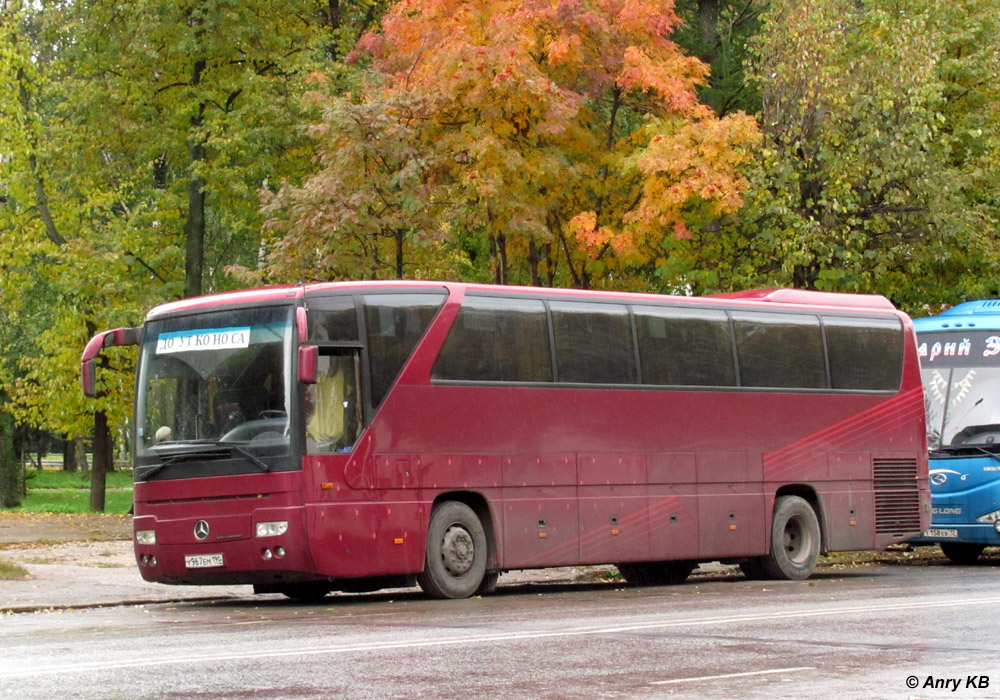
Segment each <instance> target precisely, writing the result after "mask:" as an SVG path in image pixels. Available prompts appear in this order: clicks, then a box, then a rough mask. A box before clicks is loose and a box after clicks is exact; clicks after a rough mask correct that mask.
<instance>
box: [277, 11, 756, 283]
mask: <svg viewBox="0 0 1000 700" xmlns="http://www.w3.org/2000/svg"><path fill="white" fill-rule="evenodd" d="M677 21H678V20H677V16H676V15H675V13H674V10H673V3H672V1H671V0H622V1H618V2H597V1H595V0H583V1H575V0H574V1H569V0H528V1H513V0H501V1H499V2H486V1H485V0H467V1H465V2H458V3H454V2H444V1H443V0H440V1H437V2H415V1H412V0H406V1H404V2H400V3H398V4H397V5H395V6H394V7H393V9H392V10H391V11H390V12H389V13H388V14H387V15H386V17H385V19H384V20H383V23H382V28H381V31H379V32H375V33H371V34H369V35H367V36H366V37H365V38H364V39H363V40H362V43H361V45H360V47H359V52H358V54H357V56H358V58H359V59H360V60H368V59H370V60H372V61H373V64H372V65H373V73H372V78H371V80H370V82H369V84H368V85H367V87H366V89H365V90H364V91H363V92H362V93H359V94H357V95H354V96H353V97H351V98H348V97H336V98H333V99H331V100H330V106H329V107H328V108H327V109H326V112H325V116H326V121H325V122H324V123H323V124H321V125H320V126H319V127H317V128H316V129H315V130H314V133H316V134H317V135H320V136H322V137H324V138H326V139H328V140H326V141H324V140H323V138H321V139H320V140H319V141H318V148H319V149H320V151H321V153H322V154H323V155H322V156H321V159H320V162H319V166H320V167H319V170H318V172H316V173H315V174H313V175H312V176H310V177H309V178H308V179H307V180H306V181H305V182H304V183H302V184H301V185H294V186H293V185H289V186H288V189H286V190H285V191H283V192H282V193H280V194H279V195H278V198H277V199H276V200H274V201H275V202H277V203H280V206H279V207H277V208H273V207H272V208H270V209H269V210H268V213H269V214H270V215H271V217H272V219H271V220H272V222H273V225H274V226H275V227H276V230H280V232H281V233H282V234H283V235H281V236H279V237H276V238H275V240H274V241H273V242H272V248H271V251H272V252H271V256H270V263H271V270H272V272H273V273H274V274H275V275H277V276H278V277H280V276H282V275H284V276H286V277H292V276H294V275H297V274H300V273H301V264H300V261H296V262H295V263H294V264H292V263H290V261H289V258H288V257H287V256H288V251H289V250H296V251H307V253H306V254H307V255H314V254H315V255H321V254H322V251H327V250H335V249H338V248H339V247H340V246H342V244H343V242H344V241H345V240H350V241H354V243H353V244H352V245H355V246H357V245H358V242H359V241H360V240H364V239H371V237H372V235H374V234H373V232H370V231H369V232H366V231H365V228H364V227H370V226H371V225H372V222H371V221H370V220H368V218H367V217H368V216H370V214H371V213H372V212H373V211H375V209H374V208H373V201H374V198H375V197H383V199H384V195H381V194H375V193H374V192H372V193H371V195H370V196H368V197H362V198H359V197H357V196H356V194H358V193H359V192H360V190H359V188H358V187H357V186H356V183H355V184H352V178H356V177H357V169H356V168H350V167H344V166H345V161H344V160H343V157H344V156H345V155H351V154H353V155H358V154H359V153H361V152H363V151H366V150H367V149H368V148H369V146H366V145H365V139H368V140H369V141H370V140H371V134H365V135H362V132H361V131H357V130H354V129H353V127H352V125H351V119H352V118H353V117H352V115H356V114H359V113H361V112H366V113H369V114H374V115H378V119H379V120H380V122H381V123H383V124H386V125H392V126H391V133H392V136H391V137H386V138H392V139H396V138H402V139H403V140H404V142H405V147H401V149H398V150H397V151H396V152H397V153H400V154H402V153H404V150H402V148H405V153H406V154H407V155H406V157H404V158H400V159H399V161H398V162H395V163H394V162H391V161H390V160H389V159H386V158H381V159H379V158H376V159H375V161H377V162H378V163H379V164H380V167H383V166H384V167H385V169H384V170H382V171H380V172H378V173H377V177H378V178H380V179H381V180H383V181H384V182H386V183H389V184H391V185H392V186H393V187H397V188H398V189H396V190H393V195H392V198H393V201H394V202H395V203H394V204H393V205H392V207H390V209H392V210H394V211H398V212H405V217H404V220H406V221H407V222H408V227H409V228H408V229H407V230H406V233H405V234H404V238H405V239H406V240H410V241H413V242H414V243H416V242H418V241H423V242H425V243H426V242H428V241H429V242H432V243H433V244H435V245H438V246H444V245H450V248H447V249H448V250H451V251H455V250H464V251H465V252H468V251H470V250H471V251H484V250H488V251H489V258H490V263H491V276H492V278H493V279H494V281H496V282H499V283H507V282H512V281H522V282H532V283H534V284H556V283H560V284H562V283H569V284H573V285H575V286H579V287H591V286H602V285H606V284H614V285H617V286H621V285H627V284H641V283H640V282H638V281H635V280H634V276H635V273H636V270H637V269H638V268H639V267H641V266H644V265H648V264H649V262H650V261H651V260H655V259H656V258H657V257H660V256H662V255H663V241H664V240H665V239H666V238H673V237H681V238H683V237H686V236H688V235H690V232H689V230H688V225H687V222H688V220H689V219H690V218H691V217H692V216H695V217H696V216H698V215H699V212H700V213H701V215H717V214H719V213H722V212H729V211H733V210H735V209H736V208H737V207H739V205H740V204H741V192H742V190H743V189H744V187H745V180H744V178H743V175H742V174H741V171H740V168H741V166H742V165H743V164H744V163H746V162H747V160H748V155H747V154H748V152H749V147H750V146H751V145H752V144H753V143H754V142H755V140H756V138H757V131H756V128H755V124H754V122H753V120H752V119H751V118H750V117H748V116H746V115H745V114H742V113H734V114H732V115H729V116H727V117H725V118H722V119H720V118H718V117H716V116H715V114H714V113H713V112H712V111H711V110H710V109H708V108H707V107H705V106H704V105H702V104H700V103H699V102H698V100H697V97H696V95H695V89H696V87H697V86H698V85H699V84H701V83H702V82H703V81H704V79H705V76H706V73H707V68H706V66H705V65H704V64H703V63H702V62H701V61H699V60H697V59H696V58H692V57H690V56H687V55H685V54H684V53H683V52H682V51H681V50H680V49H679V48H678V46H677V45H676V44H675V43H674V42H673V41H672V40H671V39H670V36H671V33H672V31H673V30H674V28H675V26H676V24H677ZM349 103H350V104H349ZM381 133H383V134H384V133H385V132H384V131H383V132H381ZM333 134H336V135H337V136H336V137H333V136H331V135H333ZM359 157H360V156H359ZM375 161H372V162H375ZM385 191H387V190H385V188H384V187H383V188H382V192H383V193H384V192H385ZM318 192H322V193H325V194H324V196H325V197H326V199H325V200H323V201H322V203H321V205H320V206H317V202H318V200H317V198H316V193H318ZM404 193H405V194H404ZM405 196H409V197H410V199H409V200H407V201H406V202H404V198H405ZM321 212H325V213H321ZM418 213H419V215H417V214H418ZM333 218H335V219H336V221H335V222H334V221H333V220H332V219H333ZM282 221H285V222H287V223H284V224H282V223H281V222H282ZM373 249H374V248H373ZM314 251H315V253H314ZM414 272H416V273H418V274H419V273H420V271H418V270H414ZM630 279H632V281H631V282H630Z"/></svg>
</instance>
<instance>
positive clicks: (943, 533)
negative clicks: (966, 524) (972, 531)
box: [924, 529, 958, 538]
mask: <svg viewBox="0 0 1000 700" xmlns="http://www.w3.org/2000/svg"><path fill="white" fill-rule="evenodd" d="M924 537H945V538H948V537H951V538H957V537H958V530H940V529H932V530H928V531H927V532H925V533H924Z"/></svg>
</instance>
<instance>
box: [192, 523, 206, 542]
mask: <svg viewBox="0 0 1000 700" xmlns="http://www.w3.org/2000/svg"><path fill="white" fill-rule="evenodd" d="M207 537H208V521H206V520H199V521H198V522H196V523H195V524H194V538H195V539H196V540H198V541H199V542H202V541H204V540H205V539H206V538H207Z"/></svg>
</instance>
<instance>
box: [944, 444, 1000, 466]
mask: <svg viewBox="0 0 1000 700" xmlns="http://www.w3.org/2000/svg"><path fill="white" fill-rule="evenodd" d="M990 447H992V448H993V449H992V450H991V449H987V448H986V447H984V446H982V445H941V446H940V447H934V448H932V449H931V450H930V454H931V456H932V457H933V456H934V455H966V456H968V453H970V452H982V453H983V454H987V455H989V456H990V457H992V458H993V459H995V460H996V461H998V462H1000V454H997V451H1000V445H991V446H990Z"/></svg>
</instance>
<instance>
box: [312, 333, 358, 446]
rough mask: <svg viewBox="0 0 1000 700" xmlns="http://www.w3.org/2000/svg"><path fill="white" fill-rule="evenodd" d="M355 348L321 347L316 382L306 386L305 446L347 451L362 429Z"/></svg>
mask: <svg viewBox="0 0 1000 700" xmlns="http://www.w3.org/2000/svg"><path fill="white" fill-rule="evenodd" d="M358 366H359V365H358V351H357V350H344V349H327V348H322V349H320V355H319V360H318V364H317V376H316V383H315V384H310V385H309V386H308V387H306V407H305V408H306V412H305V416H306V421H305V422H306V449H307V452H309V453H310V454H329V453H333V452H350V451H351V450H352V449H353V447H354V443H355V442H357V439H358V435H359V433H360V430H361V405H360V401H359V398H360V393H359V392H358Z"/></svg>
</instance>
